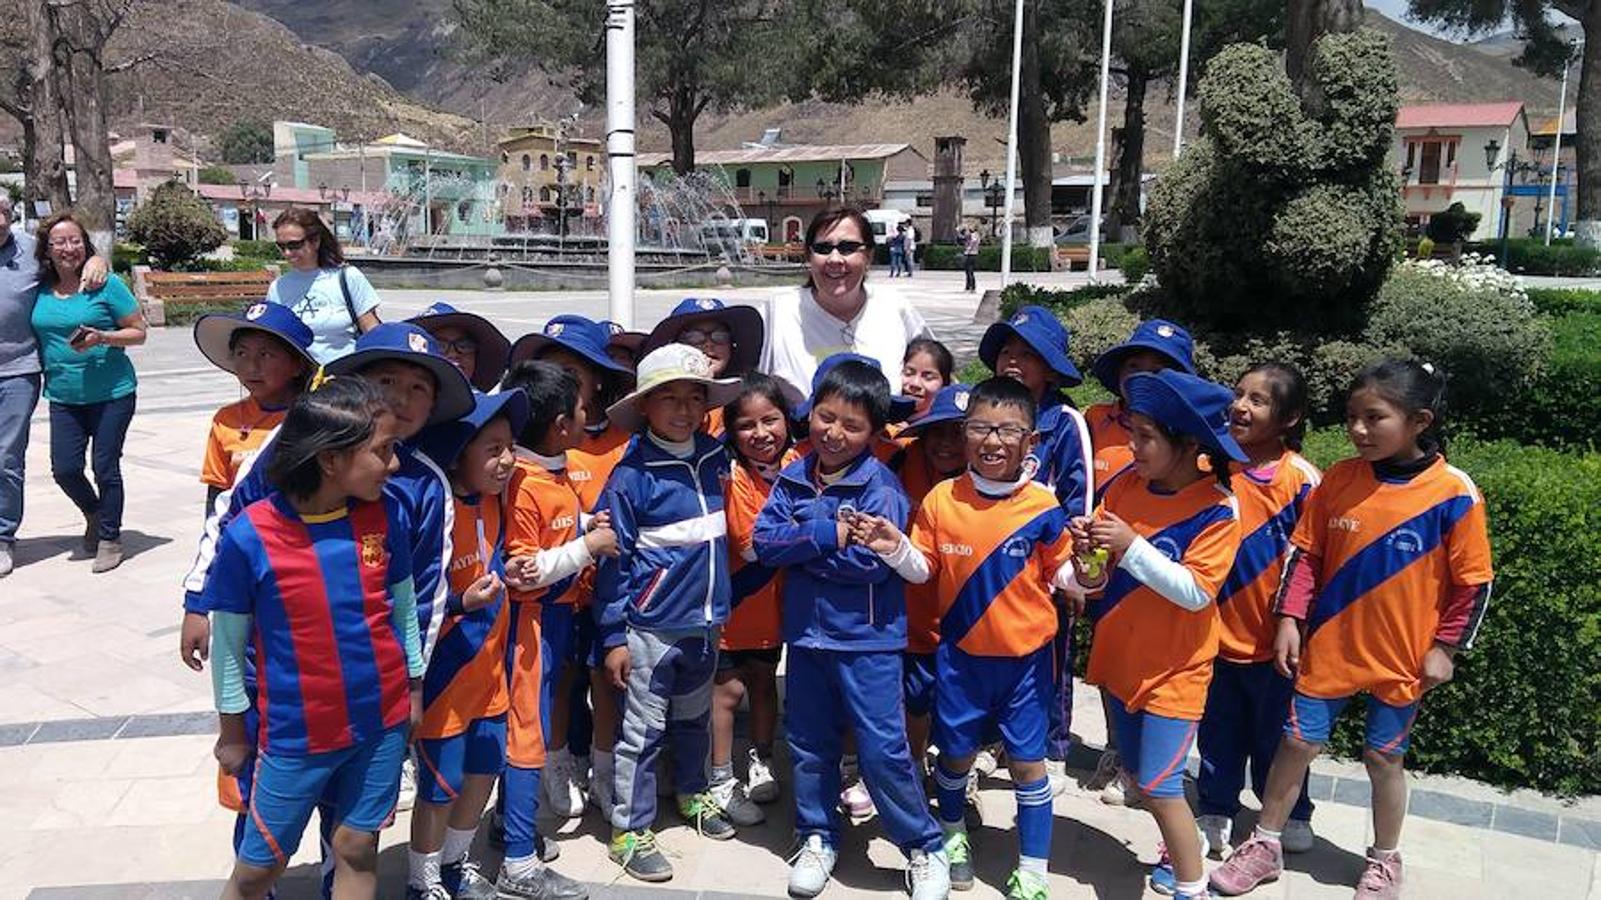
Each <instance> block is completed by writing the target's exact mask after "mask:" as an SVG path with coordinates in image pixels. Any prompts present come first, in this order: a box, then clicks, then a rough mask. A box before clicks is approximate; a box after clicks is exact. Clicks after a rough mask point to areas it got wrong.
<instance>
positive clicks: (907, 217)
mask: <svg viewBox="0 0 1601 900" xmlns="http://www.w3.org/2000/svg"><path fill="white" fill-rule="evenodd" d="M866 216H867V221H868V222H870V223H871V224H872V226H873V242H874V243H876V244H882V243H884V242H885V241H887V240H889V239H890V236H891V235H893V234H894V233H895V227H896V226H897V225H901V224H905V225H906V226H907V227H908V228H909V227H911V224H912V214H911V213H909V212H907V211H905V210H903V209H870V210H867V212H866Z"/></svg>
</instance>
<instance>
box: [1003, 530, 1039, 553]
mask: <svg viewBox="0 0 1601 900" xmlns="http://www.w3.org/2000/svg"><path fill="white" fill-rule="evenodd" d="M1033 549H1034V542H1033V541H1031V540H1029V539H1028V538H1026V537H1023V536H1021V535H1019V536H1017V537H1013V538H1011V539H1010V540H1008V541H1007V542H1006V543H1005V544H1004V545H1002V546H1001V552H1002V553H1003V554H1005V555H1007V556H1010V557H1012V558H1013V559H1027V558H1028V554H1029V552H1030V551H1032V550H1033Z"/></svg>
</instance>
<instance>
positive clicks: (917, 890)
mask: <svg viewBox="0 0 1601 900" xmlns="http://www.w3.org/2000/svg"><path fill="white" fill-rule="evenodd" d="M906 887H907V890H909V891H910V892H911V895H912V900H945V898H946V897H949V896H950V895H951V863H950V860H949V859H946V857H945V851H944V850H936V851H934V852H933V853H928V852H925V851H923V850H913V851H912V852H911V854H910V856H909V858H908V859H907V861H906Z"/></svg>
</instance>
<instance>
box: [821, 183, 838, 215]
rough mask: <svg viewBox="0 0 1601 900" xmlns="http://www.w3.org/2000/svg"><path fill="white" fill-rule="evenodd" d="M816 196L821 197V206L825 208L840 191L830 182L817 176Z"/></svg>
mask: <svg viewBox="0 0 1601 900" xmlns="http://www.w3.org/2000/svg"><path fill="white" fill-rule="evenodd" d="M817 196H818V197H820V198H822V201H823V208H824V209H827V208H828V207H829V206H831V205H833V203H834V198H835V197H838V196H840V193H839V191H838V190H836V189H835V187H834V186H833V185H832V184H830V183H828V182H827V181H824V180H823V179H821V178H819V179H817Z"/></svg>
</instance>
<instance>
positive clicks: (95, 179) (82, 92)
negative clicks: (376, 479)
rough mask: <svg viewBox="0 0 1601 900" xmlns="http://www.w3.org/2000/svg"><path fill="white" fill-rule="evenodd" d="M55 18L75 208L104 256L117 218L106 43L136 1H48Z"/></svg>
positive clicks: (56, 49) (58, 72)
mask: <svg viewBox="0 0 1601 900" xmlns="http://www.w3.org/2000/svg"><path fill="white" fill-rule="evenodd" d="M48 2H49V7H50V14H51V17H52V18H53V19H54V23H53V24H54V30H55V52H56V57H57V60H58V63H57V65H58V68H57V74H58V76H60V77H62V78H63V79H64V81H63V86H64V90H63V93H62V96H63V99H64V101H65V103H64V105H65V107H66V111H67V124H68V126H69V130H70V133H71V135H72V148H73V158H74V166H73V168H74V170H75V171H76V173H77V176H78V184H77V197H76V200H75V204H74V205H75V207H76V208H77V210H78V211H79V213H80V214H81V215H82V216H83V217H84V220H85V221H84V224H85V225H86V226H87V227H88V229H89V232H90V234H91V235H92V236H93V237H94V242H95V246H97V247H99V248H100V249H101V251H102V252H105V253H109V252H110V251H111V243H112V231H113V228H114V226H115V225H116V219H117V191H116V186H115V184H114V183H113V178H112V168H113V163H112V160H111V135H110V131H109V130H108V129H107V127H106V103H107V96H106V76H107V72H108V68H107V65H106V61H105V53H106V42H107V41H109V40H111V36H112V35H113V34H115V33H116V31H117V28H118V27H119V26H120V25H121V24H122V21H123V19H124V18H126V17H127V15H128V11H129V10H130V9H132V8H133V5H134V2H135V0H48Z"/></svg>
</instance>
